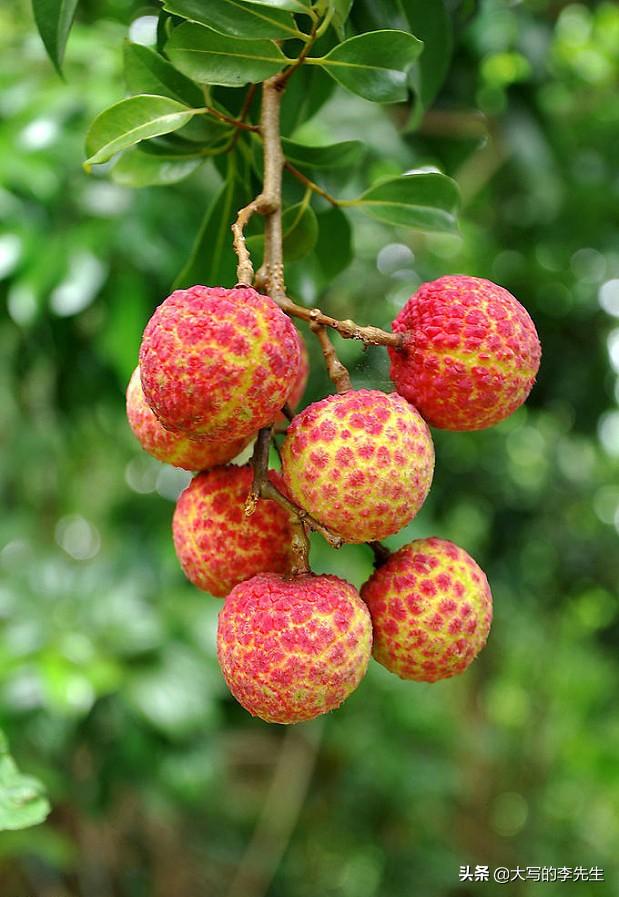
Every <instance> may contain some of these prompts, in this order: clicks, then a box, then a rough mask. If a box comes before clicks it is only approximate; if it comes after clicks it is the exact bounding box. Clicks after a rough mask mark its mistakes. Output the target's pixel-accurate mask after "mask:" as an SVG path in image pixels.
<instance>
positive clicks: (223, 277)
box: [174, 156, 249, 290]
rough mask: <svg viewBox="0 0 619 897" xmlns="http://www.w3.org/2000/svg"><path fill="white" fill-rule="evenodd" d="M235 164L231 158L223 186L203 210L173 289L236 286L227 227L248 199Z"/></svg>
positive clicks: (230, 241) (234, 268)
mask: <svg viewBox="0 0 619 897" xmlns="http://www.w3.org/2000/svg"><path fill="white" fill-rule="evenodd" d="M235 165H236V161H235V159H234V157H233V156H230V157H229V158H228V167H227V176H226V179H225V181H224V184H223V186H222V187H221V190H220V191H219V193H218V194H217V196H216V197H215V199H214V200H213V202H212V203H211V205H210V207H209V208H208V209H207V211H206V214H205V216H204V219H203V221H202V226H201V228H200V232H199V233H198V236H197V237H196V241H195V243H194V245H193V248H192V250H191V255H190V256H189V259H188V260H187V263H186V264H185V266H184V268H183V270H182V271H181V272H180V274H179V275H178V277H177V278H176V280H175V282H174V289H175V290H178V289H184V288H186V287H190V286H193V284H196V283H205V284H212V285H215V286H234V284H235V283H236V263H237V258H236V255H235V254H234V250H233V248H232V232H231V230H230V228H231V226H232V222H233V221H234V220H235V218H236V213H237V211H238V210H239V209H240V208H242V207H243V206H244V205H245V204H246V203H247V201H248V199H249V197H248V194H247V190H246V188H245V185H244V182H243V180H242V179H241V178H240V177H239V174H238V172H237V171H236V168H235Z"/></svg>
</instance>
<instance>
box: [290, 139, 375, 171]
mask: <svg viewBox="0 0 619 897" xmlns="http://www.w3.org/2000/svg"><path fill="white" fill-rule="evenodd" d="M282 145H283V148H284V155H285V156H286V159H288V161H289V162H291V163H292V164H293V165H296V166H298V167H299V168H348V167H350V166H352V165H356V164H357V162H358V161H359V159H360V157H361V156H362V155H363V153H364V152H365V144H364V143H362V142H361V141H360V140H344V141H343V142H342V143H331V144H328V145H327V146H306V145H305V144H303V143H296V142H295V141H294V140H286V139H284V140H283V141H282Z"/></svg>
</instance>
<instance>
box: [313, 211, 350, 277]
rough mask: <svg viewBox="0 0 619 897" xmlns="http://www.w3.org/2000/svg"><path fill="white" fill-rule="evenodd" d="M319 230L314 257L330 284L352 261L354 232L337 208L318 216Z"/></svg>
mask: <svg viewBox="0 0 619 897" xmlns="http://www.w3.org/2000/svg"><path fill="white" fill-rule="evenodd" d="M318 228H319V236H318V241H317V243H316V248H315V250H314V256H315V258H316V262H317V265H318V268H319V270H320V272H321V274H322V276H323V278H324V280H325V282H326V283H329V282H330V281H332V280H334V278H335V277H337V275H338V274H340V273H341V272H342V271H343V270H344V269H345V268H347V267H348V265H349V264H350V263H351V261H352V231H351V227H350V222H349V221H348V218H347V217H346V215H345V214H344V212H343V211H342V210H341V209H340V208H338V207H337V206H332V207H331V208H329V209H325V211H324V212H320V213H319V214H318Z"/></svg>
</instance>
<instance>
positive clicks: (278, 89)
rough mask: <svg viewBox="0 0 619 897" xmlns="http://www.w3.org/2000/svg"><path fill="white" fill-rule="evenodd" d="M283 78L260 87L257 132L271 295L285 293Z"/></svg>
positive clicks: (265, 273)
mask: <svg viewBox="0 0 619 897" xmlns="http://www.w3.org/2000/svg"><path fill="white" fill-rule="evenodd" d="M285 85H286V81H285V80H281V79H280V77H278V76H275V77H274V78H269V79H268V80H267V81H265V82H264V84H263V87H262V114H261V119H260V133H261V134H262V140H263V142H264V183H263V188H262V196H263V197H265V198H266V199H267V200H268V203H269V209H268V211H267V212H265V213H264V214H265V215H266V220H265V225H264V262H263V265H262V271H261V279H262V281H264V284H265V286H266V288H267V289H268V291H269V295H270V296H271V298H273V299H275V300H276V301H277V299H278V297H280V296H285V295H286V287H285V285H284V250H283V233H282V203H281V197H282V169H283V166H284V154H283V152H282V141H281V136H280V108H281V102H282V94H283V90H284V87H285Z"/></svg>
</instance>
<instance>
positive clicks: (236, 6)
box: [164, 0, 299, 40]
mask: <svg viewBox="0 0 619 897" xmlns="http://www.w3.org/2000/svg"><path fill="white" fill-rule="evenodd" d="M164 9H166V10H167V11H168V12H171V13H174V15H177V16H181V18H183V19H189V20H190V21H192V22H197V23H198V24H200V25H206V26H207V27H208V28H212V29H213V30H214V31H218V32H219V33H220V34H225V35H228V36H229V37H238V38H245V39H250V40H260V39H263V38H271V39H273V40H285V39H286V38H291V37H298V36H299V31H298V29H297V27H296V26H295V24H294V19H293V18H292V16H291V15H290V14H289V13H287V12H284V11H283V10H277V9H267V8H265V7H263V8H260V7H259V6H252V5H251V4H249V3H244V2H242V0H208V3H204V0H165V2H164Z"/></svg>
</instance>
